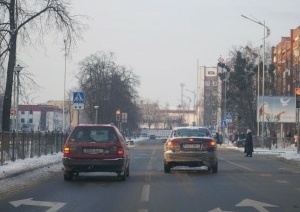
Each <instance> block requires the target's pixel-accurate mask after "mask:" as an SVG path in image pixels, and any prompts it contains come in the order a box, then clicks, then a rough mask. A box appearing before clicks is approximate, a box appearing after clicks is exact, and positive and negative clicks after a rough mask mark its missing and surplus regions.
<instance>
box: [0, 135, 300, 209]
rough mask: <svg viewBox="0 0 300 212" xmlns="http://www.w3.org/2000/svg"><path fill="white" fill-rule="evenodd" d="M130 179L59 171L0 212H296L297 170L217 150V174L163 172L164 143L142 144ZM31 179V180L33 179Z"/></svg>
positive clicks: (299, 205) (134, 153)
mask: <svg viewBox="0 0 300 212" xmlns="http://www.w3.org/2000/svg"><path fill="white" fill-rule="evenodd" d="M130 149H131V150H130V151H131V163H130V176H129V177H128V178H127V180H126V181H125V182H122V181H118V180H117V178H116V175H114V174H111V173H105V174H100V175H99V173H97V174H95V173H93V174H80V176H79V177H78V178H75V179H74V180H73V181H72V182H65V181H64V180H63V176H62V172H60V171H59V172H57V173H54V174H52V175H51V177H49V178H48V179H47V180H43V181H40V182H38V183H37V184H35V185H34V186H32V187H30V188H27V189H19V191H18V192H16V193H13V194H12V195H10V196H8V197H5V198H4V199H1V200H0V211H1V212H2V211H3V212H17V211H18V212H20V211H22V212H32V211H34V212H56V211H57V212H83V211H89V212H102V211H103V212H106V211H107V212H122V211H126V212H160V211H162V212H165V211H167V212H169V211H172V212H174V211H175V212H176V211H179V212H181V211H182V212H189V211H191V212H195V211H199V212H221V211H227V212H228V211H231V212H234V211H241V212H255V211H259V212H268V211H270V212H299V211H300V201H299V199H300V178H299V177H300V167H299V166H298V165H296V164H291V163H288V162H286V161H283V160H280V159H277V158H275V157H270V156H263V155H254V157H253V158H248V157H244V153H241V152H239V151H235V150H233V149H227V148H224V147H219V148H218V155H219V172H218V173H217V174H212V173H208V172H207V171H206V170H203V169H195V168H190V169H183V168H177V169H176V170H172V171H171V173H170V174H165V173H164V171H163V144H162V143H161V142H160V140H145V141H144V142H140V143H139V144H136V145H134V147H131V148H130ZM33 180H34V179H33Z"/></svg>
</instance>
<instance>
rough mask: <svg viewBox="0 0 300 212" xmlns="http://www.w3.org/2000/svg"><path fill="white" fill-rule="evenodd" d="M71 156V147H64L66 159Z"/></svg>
mask: <svg viewBox="0 0 300 212" xmlns="http://www.w3.org/2000/svg"><path fill="white" fill-rule="evenodd" d="M68 155H70V147H64V157H66V156H68Z"/></svg>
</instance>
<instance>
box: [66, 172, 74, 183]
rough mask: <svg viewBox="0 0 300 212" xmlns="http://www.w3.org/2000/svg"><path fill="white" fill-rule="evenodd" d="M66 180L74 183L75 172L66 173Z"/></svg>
mask: <svg viewBox="0 0 300 212" xmlns="http://www.w3.org/2000/svg"><path fill="white" fill-rule="evenodd" d="M64 179H65V180H66V181H72V180H73V172H72V171H64Z"/></svg>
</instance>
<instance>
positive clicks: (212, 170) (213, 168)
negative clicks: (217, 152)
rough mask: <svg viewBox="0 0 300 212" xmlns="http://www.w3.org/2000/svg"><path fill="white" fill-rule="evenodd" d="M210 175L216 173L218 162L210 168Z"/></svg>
mask: <svg viewBox="0 0 300 212" xmlns="http://www.w3.org/2000/svg"><path fill="white" fill-rule="evenodd" d="M211 172H212V173H218V162H217V163H216V164H214V165H212V167H211Z"/></svg>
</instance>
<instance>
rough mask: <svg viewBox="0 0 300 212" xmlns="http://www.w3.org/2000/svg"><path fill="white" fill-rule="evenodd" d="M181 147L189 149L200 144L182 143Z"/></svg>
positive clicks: (198, 146)
mask: <svg viewBox="0 0 300 212" xmlns="http://www.w3.org/2000/svg"><path fill="white" fill-rule="evenodd" d="M183 148H189V149H194V148H200V144H184V145H183Z"/></svg>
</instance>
